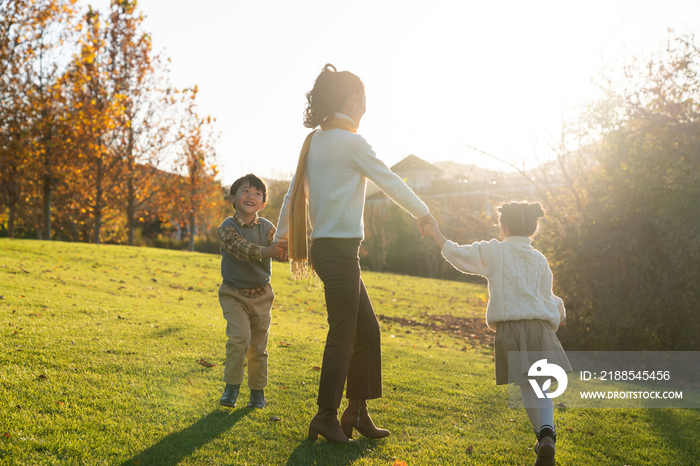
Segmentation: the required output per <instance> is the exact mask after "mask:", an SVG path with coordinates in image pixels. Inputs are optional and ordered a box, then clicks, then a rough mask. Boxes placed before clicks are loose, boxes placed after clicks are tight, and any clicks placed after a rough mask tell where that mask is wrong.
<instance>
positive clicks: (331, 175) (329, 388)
mask: <svg viewBox="0 0 700 466" xmlns="http://www.w3.org/2000/svg"><path fill="white" fill-rule="evenodd" d="M306 99H307V104H306V108H305V114H304V126H306V127H307V128H316V127H317V126H319V125H320V127H321V129H320V130H318V131H314V132H312V133H311V134H309V136H308V137H307V138H306V140H305V141H304V145H303V147H302V150H301V155H300V156H299V164H298V166H297V171H296V174H295V176H294V178H293V179H292V182H291V184H290V186H289V191H288V192H287V195H286V196H285V198H284V204H283V205H282V210H281V212H280V218H279V221H278V224H277V225H278V226H277V233H276V235H275V242H283V241H289V258H290V260H291V268H292V276H293V278H295V279H298V278H302V277H305V276H308V265H309V263H310V265H311V266H312V267H313V270H314V271H315V272H316V273H317V274H318V276H319V277H320V279H321V281H323V284H324V289H325V296H326V307H327V311H328V324H329V329H328V336H327V338H326V347H325V350H324V353H323V365H322V369H321V381H320V384H319V390H318V400H317V404H318V412H317V413H316V415H315V416H314V418H313V420H312V421H311V424H310V425H309V438H312V439H316V438H318V435H319V434H321V435H322V436H324V437H325V438H326V439H327V440H330V441H334V442H340V443H347V442H349V439H350V438H352V429H353V428H355V429H357V431H358V432H359V433H360V434H362V435H364V436H366V437H370V438H381V437H386V436H388V435H390V432H389V431H388V430H385V429H379V428H377V427H375V425H374V423H373V422H372V419H371V418H370V416H369V413H368V411H367V400H370V399H375V398H379V397H381V396H382V368H381V365H382V360H381V341H380V340H381V334H380V331H379V323H378V321H377V316H376V315H375V314H374V309H373V308H372V303H371V302H370V299H369V296H368V295H367V291H366V289H365V286H364V284H363V283H362V279H361V277H360V261H359V249H360V242H361V241H362V239H363V238H364V225H363V222H362V213H363V209H364V202H365V187H366V184H367V179H368V178H369V179H370V180H372V181H373V182H374V183H375V184H376V185H377V186H378V187H379V188H380V189H382V191H384V192H385V193H386V194H387V195H388V196H389V197H391V198H392V199H393V200H394V201H395V202H396V203H397V204H399V205H400V206H402V207H403V208H404V209H406V210H407V211H408V212H410V213H411V215H413V216H414V217H416V218H418V219H419V220H418V225H419V228H421V230H422V227H423V226H424V225H426V224H427V223H428V222H434V221H435V219H434V218H433V217H432V216H431V215H430V214H429V212H428V207H427V206H426V205H425V204H424V203H423V202H422V201H421V200H420V199H419V198H418V197H417V196H416V195H415V194H414V193H413V191H411V189H410V188H409V187H408V186H406V184H405V183H404V182H403V181H401V179H400V178H399V177H398V176H396V175H395V174H394V173H393V172H391V170H389V168H388V167H387V166H386V165H385V164H384V163H383V162H382V161H381V160H379V159H378V158H377V157H376V155H375V153H374V151H373V150H372V148H371V146H370V145H369V144H368V143H367V141H365V140H364V138H362V136H360V135H358V134H356V131H357V127H358V126H359V125H360V120H361V119H362V116H363V115H364V113H365V89H364V84H363V83H362V81H361V80H360V78H358V77H357V76H355V75H354V74H352V73H350V72H348V71H342V72H338V71H337V70H336V68H335V67H334V66H333V65H330V64H328V65H326V66H325V67H324V68H323V71H321V74H319V76H318V77H317V78H316V81H315V83H314V87H313V89H312V90H311V91H309V92H307V94H306ZM307 200H308V216H309V220H310V224H311V227H312V229H313V232H312V235H311V239H312V245H311V250H310V253H309V261H310V262H308V263H307V250H306V247H307V235H306V225H307V212H306V205H307ZM346 379H347V398H348V399H349V402H348V407H347V409H346V410H345V411H344V412H343V415H342V418H341V422H340V423H339V422H338V408H339V407H340V402H341V399H342V396H343V388H344V386H345V381H346Z"/></svg>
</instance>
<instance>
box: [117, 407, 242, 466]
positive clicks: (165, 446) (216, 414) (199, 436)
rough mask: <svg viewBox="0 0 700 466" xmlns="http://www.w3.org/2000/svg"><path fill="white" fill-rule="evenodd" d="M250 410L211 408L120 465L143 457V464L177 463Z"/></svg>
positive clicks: (167, 465)
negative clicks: (179, 429)
mask: <svg viewBox="0 0 700 466" xmlns="http://www.w3.org/2000/svg"><path fill="white" fill-rule="evenodd" d="M250 413H251V410H250V409H237V410H235V411H233V412H231V411H228V410H223V409H222V410H218V411H212V412H211V413H209V414H208V415H206V416H205V417H203V418H202V419H200V420H199V421H197V422H195V423H194V424H192V425H191V426H189V427H187V428H186V429H183V430H181V431H179V432H174V433H172V434H170V435H168V436H167V437H165V438H163V439H162V440H161V441H160V442H158V443H156V444H155V445H153V446H151V447H150V448H148V449H146V450H144V451H142V452H141V453H138V454H136V455H134V456H133V457H132V458H130V459H128V460H126V461H125V462H123V463H122V464H121V466H134V464H135V463H134V462H135V461H136V460H140V464H144V465H159V466H175V465H177V464H179V463H180V462H181V461H182V460H183V459H185V458H186V457H187V456H189V455H191V454H192V453H194V452H195V451H196V450H198V449H199V448H201V447H202V446H204V445H206V444H207V443H209V442H211V441H212V440H214V439H215V438H217V437H218V436H219V435H221V434H222V433H224V432H225V431H227V430H229V429H230V428H231V427H233V426H234V425H235V424H236V423H237V422H238V421H240V420H241V419H242V418H243V417H244V416H247V415H248V414H250ZM136 463H138V461H136Z"/></svg>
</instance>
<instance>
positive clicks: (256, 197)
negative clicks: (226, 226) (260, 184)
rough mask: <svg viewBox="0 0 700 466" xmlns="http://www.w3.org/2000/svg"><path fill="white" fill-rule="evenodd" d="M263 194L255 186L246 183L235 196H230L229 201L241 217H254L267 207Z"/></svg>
mask: <svg viewBox="0 0 700 466" xmlns="http://www.w3.org/2000/svg"><path fill="white" fill-rule="evenodd" d="M263 197H264V196H263V192H262V191H260V190H259V189H258V188H256V187H255V186H250V184H249V183H248V181H244V182H243V184H242V185H241V187H240V188H238V191H236V194H235V195H234V196H229V201H231V204H233V206H234V207H235V209H236V212H238V215H240V216H241V217H244V218H245V217H252V216H253V215H254V214H256V213H257V212H258V211H259V210H260V209H262V208H263V207H265V203H264V202H263Z"/></svg>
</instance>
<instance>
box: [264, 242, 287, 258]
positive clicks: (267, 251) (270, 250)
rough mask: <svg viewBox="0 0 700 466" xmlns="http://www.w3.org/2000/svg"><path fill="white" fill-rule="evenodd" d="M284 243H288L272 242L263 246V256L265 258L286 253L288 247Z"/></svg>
mask: <svg viewBox="0 0 700 466" xmlns="http://www.w3.org/2000/svg"><path fill="white" fill-rule="evenodd" d="M283 244H286V243H272V244H271V245H269V246H263V248H262V249H261V250H260V256H262V258H263V259H264V258H267V257H277V256H281V255H284V254H285V253H286V249H285V248H284V247H283V246H282V245H283Z"/></svg>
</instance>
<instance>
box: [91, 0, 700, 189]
mask: <svg viewBox="0 0 700 466" xmlns="http://www.w3.org/2000/svg"><path fill="white" fill-rule="evenodd" d="M83 3H84V5H88V4H91V5H93V7H96V8H98V9H105V8H106V7H107V6H108V5H109V1H108V0H94V1H90V2H88V1H85V0H83ZM194 5H196V7H195V6H194ZM139 8H140V9H141V11H143V13H144V15H145V16H146V19H145V21H144V23H143V28H144V30H146V31H148V32H150V33H151V34H152V41H153V45H154V50H155V51H156V52H158V53H160V54H161V55H163V56H165V57H168V58H170V60H171V61H170V65H169V68H170V70H171V73H170V79H171V82H172V83H173V84H174V85H175V86H178V87H180V88H184V87H192V86H194V85H197V86H198V88H199V95H198V99H199V109H200V113H201V114H203V115H211V116H212V117H214V118H215V119H216V123H215V129H216V131H217V132H218V134H219V138H218V141H217V144H216V149H217V161H218V165H219V169H220V175H219V178H220V179H221V182H222V183H223V184H230V183H231V182H232V181H233V180H235V179H236V178H238V177H240V176H242V175H245V174H246V173H250V172H252V173H255V174H257V175H259V176H262V177H264V178H268V179H290V178H291V176H292V174H293V173H294V171H295V168H296V164H297V159H298V157H299V150H300V149H301V144H302V142H303V140H304V138H305V136H306V135H307V134H308V132H309V130H308V129H307V128H304V126H303V125H302V114H303V108H304V103H305V97H304V95H305V93H306V92H307V91H309V90H310V89H311V88H312V87H313V82H314V80H315V78H316V76H317V75H318V73H319V72H320V70H321V69H322V68H323V66H324V65H325V64H326V63H332V64H333V65H335V66H336V67H337V68H338V70H349V71H352V72H353V73H355V74H356V75H358V76H359V77H360V78H361V79H362V81H363V82H364V84H365V89H366V94H367V113H366V114H365V116H364V117H363V119H362V121H361V124H360V127H359V130H358V132H359V133H360V134H362V136H363V137H365V139H367V141H368V142H369V143H370V144H371V145H372V147H373V148H374V150H375V152H376V153H377V156H378V157H379V158H380V159H382V160H383V161H384V162H385V163H386V164H387V165H389V166H391V165H393V164H395V163H397V162H399V161H400V160H401V159H403V158H404V157H406V156H408V155H409V154H414V155H416V156H418V157H420V158H422V159H424V160H427V161H429V162H438V161H445V160H451V161H455V162H459V163H464V164H474V165H477V166H480V167H483V168H489V169H497V170H498V169H500V170H509V169H510V167H509V166H508V165H507V164H504V163H503V162H500V161H498V160H496V159H494V158H491V157H488V156H486V155H484V154H483V153H481V152H478V151H474V150H472V149H471V147H476V148H478V149H480V150H481V151H484V152H487V153H489V154H493V155H495V156H497V157H498V158H501V159H503V160H506V161H508V162H511V163H513V164H515V165H517V166H523V165H524V166H526V167H533V166H536V165H537V164H538V163H540V162H543V161H546V160H549V159H551V157H552V156H553V152H552V150H551V146H552V144H555V143H556V141H557V139H558V135H559V134H560V131H561V128H562V123H563V122H568V121H571V120H573V119H575V117H576V116H577V115H578V109H579V108H580V106H581V105H582V104H583V103H585V102H586V101H587V100H591V99H594V98H595V97H596V88H595V86H593V85H592V83H591V80H592V78H595V77H596V76H597V75H599V74H600V73H601V71H602V70H603V69H606V68H614V67H615V66H619V65H620V64H621V63H623V62H624V61H625V60H627V59H629V58H630V57H632V56H634V55H640V56H648V54H650V53H654V52H660V51H661V50H663V49H664V47H665V45H666V41H667V39H668V37H669V35H668V32H667V31H668V28H673V29H675V30H676V31H677V32H692V31H698V32H700V0H684V1H675V0H664V1H647V0H636V1H616V0H605V1H598V0H586V1H576V0H560V1H530V2H523V1H498V2H486V1H483V0H480V1H471V0H456V1H445V0H432V1H431V2H426V1H414V0H402V1H392V0H354V1H352V2H334V1H329V0H325V1H324V0H305V1H302V2H300V1H294V0H268V1H261V0H258V1H252V0H198V1H197V2H192V1H190V0H140V1H139Z"/></svg>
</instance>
